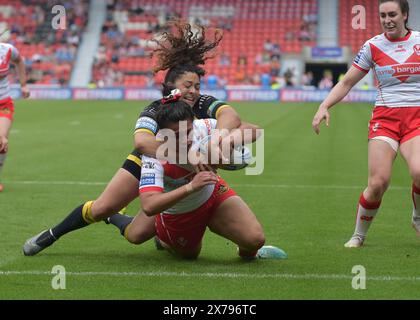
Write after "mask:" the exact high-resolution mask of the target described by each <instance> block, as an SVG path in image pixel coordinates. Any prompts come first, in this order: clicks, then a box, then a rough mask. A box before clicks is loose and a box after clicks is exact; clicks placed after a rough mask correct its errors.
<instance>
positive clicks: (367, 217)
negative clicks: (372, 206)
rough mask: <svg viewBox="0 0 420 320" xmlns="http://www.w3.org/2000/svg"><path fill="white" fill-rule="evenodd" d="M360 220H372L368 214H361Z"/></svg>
mask: <svg viewBox="0 0 420 320" xmlns="http://www.w3.org/2000/svg"><path fill="white" fill-rule="evenodd" d="M360 220H364V221H367V222H369V221H372V220H373V217H370V216H361V217H360Z"/></svg>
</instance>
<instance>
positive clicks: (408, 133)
mask: <svg viewBox="0 0 420 320" xmlns="http://www.w3.org/2000/svg"><path fill="white" fill-rule="evenodd" d="M419 135H420V107H404V108H388V107H376V108H375V109H373V114H372V120H370V122H369V139H372V138H375V137H379V136H385V137H389V138H392V139H394V140H396V141H397V142H399V143H400V144H402V143H404V142H406V141H407V140H410V139H412V138H414V137H416V136H419Z"/></svg>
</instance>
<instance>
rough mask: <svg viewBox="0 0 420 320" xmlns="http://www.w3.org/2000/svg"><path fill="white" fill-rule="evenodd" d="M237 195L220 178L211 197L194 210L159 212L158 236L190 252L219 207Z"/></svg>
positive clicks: (172, 246) (197, 243)
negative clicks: (175, 212)
mask: <svg viewBox="0 0 420 320" xmlns="http://www.w3.org/2000/svg"><path fill="white" fill-rule="evenodd" d="M235 195H236V192H235V191H233V190H232V189H231V188H229V186H228V184H227V183H226V182H225V181H224V180H223V179H222V178H219V181H218V183H217V184H216V186H215V188H214V191H213V193H212V195H211V196H210V198H209V199H208V200H207V201H206V202H205V203H204V204H202V205H201V206H200V207H199V208H197V209H195V210H194V211H191V212H187V213H182V214H165V213H161V214H158V215H157V216H156V219H155V226H156V233H157V236H158V238H159V239H160V240H162V241H163V242H164V243H166V244H167V245H168V246H170V247H171V248H174V249H176V250H177V251H182V252H188V251H192V250H194V249H196V248H197V247H198V246H199V245H200V243H201V240H202V239H203V236H204V232H205V231H206V228H207V224H208V223H209V221H210V219H211V217H212V216H213V214H214V213H215V212H216V209H217V207H218V206H219V205H220V204H221V203H222V202H223V201H225V200H226V199H228V198H230V197H232V196H235Z"/></svg>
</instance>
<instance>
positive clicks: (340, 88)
mask: <svg viewBox="0 0 420 320" xmlns="http://www.w3.org/2000/svg"><path fill="white" fill-rule="evenodd" d="M366 74H367V71H366V70H360V69H358V68H356V67H354V66H351V67H350V69H349V70H348V71H347V73H346V75H345V76H344V78H343V79H342V80H341V81H340V82H339V83H338V84H337V85H336V86H335V87H334V88H333V89H332V90H331V92H330V93H329V94H328V96H327V98H325V100H324V101H323V102H322V103H321V105H320V106H319V108H318V111H317V113H316V114H315V116H314V118H313V121H312V128H313V130H314V131H315V132H316V133H317V134H319V125H320V124H321V122H322V121H323V120H325V122H326V125H327V126H328V125H329V123H330V114H329V112H328V109H330V108H331V107H333V106H334V105H335V104H337V103H338V102H340V101H341V100H343V99H344V97H345V96H346V95H347V94H348V93H349V91H350V90H351V89H352V88H353V87H354V86H355V85H356V83H358V82H359V81H360V80H362V79H363V77H364V76H365V75H366Z"/></svg>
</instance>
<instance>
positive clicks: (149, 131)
mask: <svg viewBox="0 0 420 320" xmlns="http://www.w3.org/2000/svg"><path fill="white" fill-rule="evenodd" d="M139 132H147V133H150V134H151V135H153V136H154V135H155V134H154V133H153V132H152V131H151V130H149V129H145V128H141V129H137V130H136V131H134V134H136V133H139Z"/></svg>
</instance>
